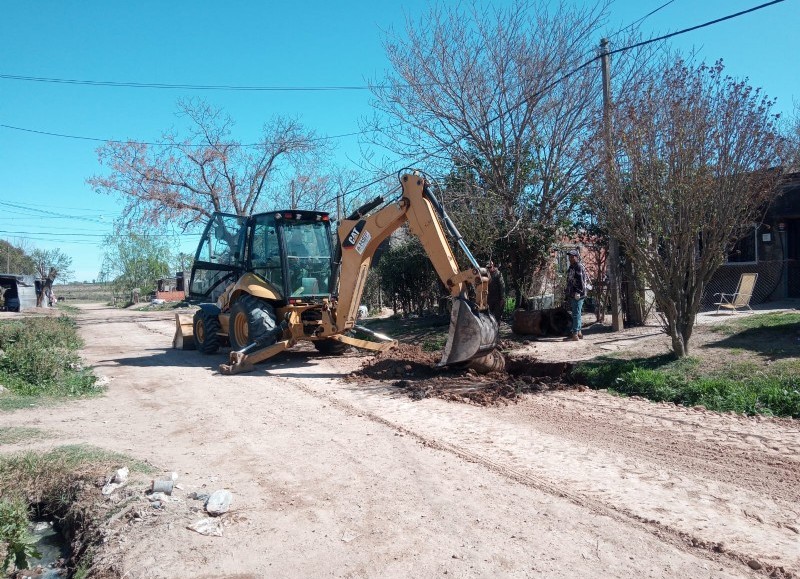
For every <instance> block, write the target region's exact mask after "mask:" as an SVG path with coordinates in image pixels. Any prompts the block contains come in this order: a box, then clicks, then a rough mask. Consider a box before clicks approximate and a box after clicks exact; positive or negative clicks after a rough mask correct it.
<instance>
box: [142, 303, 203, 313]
mask: <svg viewBox="0 0 800 579" xmlns="http://www.w3.org/2000/svg"><path fill="white" fill-rule="evenodd" d="M189 306H190V304H189V302H185V301H183V302H164V303H163V304H154V303H152V302H148V303H145V304H138V305H137V306H136V307H135V308H133V309H134V310H136V311H137V312H165V311H171V310H177V309H180V308H188V307H189Z"/></svg>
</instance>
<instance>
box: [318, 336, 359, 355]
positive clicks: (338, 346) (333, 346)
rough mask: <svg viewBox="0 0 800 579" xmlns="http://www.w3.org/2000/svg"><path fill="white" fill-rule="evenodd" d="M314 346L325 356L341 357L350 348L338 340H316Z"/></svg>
mask: <svg viewBox="0 0 800 579" xmlns="http://www.w3.org/2000/svg"><path fill="white" fill-rule="evenodd" d="M313 344H314V347H315V348H316V349H317V352H319V353H320V354H323V355H325V356H341V355H342V354H344V353H345V352H346V351H347V349H348V348H349V347H350V346H349V345H348V344H344V343H342V342H340V341H338V340H314V342H313Z"/></svg>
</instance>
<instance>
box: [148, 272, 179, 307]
mask: <svg viewBox="0 0 800 579" xmlns="http://www.w3.org/2000/svg"><path fill="white" fill-rule="evenodd" d="M155 299H157V300H164V301H165V302H182V301H183V300H185V299H186V286H185V284H184V272H182V271H179V272H176V273H175V277H164V278H161V279H159V280H156V294H155Z"/></svg>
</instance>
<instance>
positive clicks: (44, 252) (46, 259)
mask: <svg viewBox="0 0 800 579" xmlns="http://www.w3.org/2000/svg"><path fill="white" fill-rule="evenodd" d="M31 259H32V260H33V262H34V264H35V265H36V275H37V276H38V277H39V278H40V279H42V280H43V285H42V291H41V292H39V294H38V295H37V296H36V306H37V307H41V306H42V304H43V303H44V300H45V298H46V297H48V296H50V295H51V292H52V288H53V282H55V280H56V278H57V277H61V278H62V279H64V280H65V281H66V280H68V279H69V278H70V277H72V273H73V272H72V271H71V270H70V269H69V268H70V267H72V258H71V257H69V256H68V255H67V254H65V253H64V252H63V251H61V250H60V249H34V250H33V252H32V253H31Z"/></svg>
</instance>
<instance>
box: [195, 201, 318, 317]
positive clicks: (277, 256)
mask: <svg viewBox="0 0 800 579" xmlns="http://www.w3.org/2000/svg"><path fill="white" fill-rule="evenodd" d="M331 261H332V251H331V232H330V218H329V216H328V214H327V213H323V212H319V211H298V210H285V211H270V212H267V213H259V214H257V215H253V216H251V217H249V218H248V217H240V216H237V215H231V214H226V213H215V214H214V215H212V217H211V219H210V220H209V222H208V224H207V225H206V229H205V232H204V233H203V237H202V239H201V240H200V245H199V246H198V248H197V253H196V255H195V263H194V266H193V268H192V278H191V281H190V284H189V296H190V297H191V298H193V299H201V300H209V299H211V300H216V299H217V298H218V297H219V296H220V295H221V294H222V292H223V291H224V289H225V288H226V287H227V286H228V285H229V284H230V283H233V282H235V281H236V280H237V279H239V277H241V276H242V275H243V274H244V273H248V272H249V273H253V274H255V275H257V276H258V277H259V278H261V279H262V280H263V281H264V282H266V283H265V287H266V288H267V289H268V290H269V291H270V292H271V293H272V294H274V296H275V298H274V299H275V300H276V302H279V303H282V304H285V303H290V302H295V303H296V302H313V301H319V300H321V299H323V298H327V297H329V296H330V293H331V288H330V283H331V277H332V276H331V269H332V268H331Z"/></svg>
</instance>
